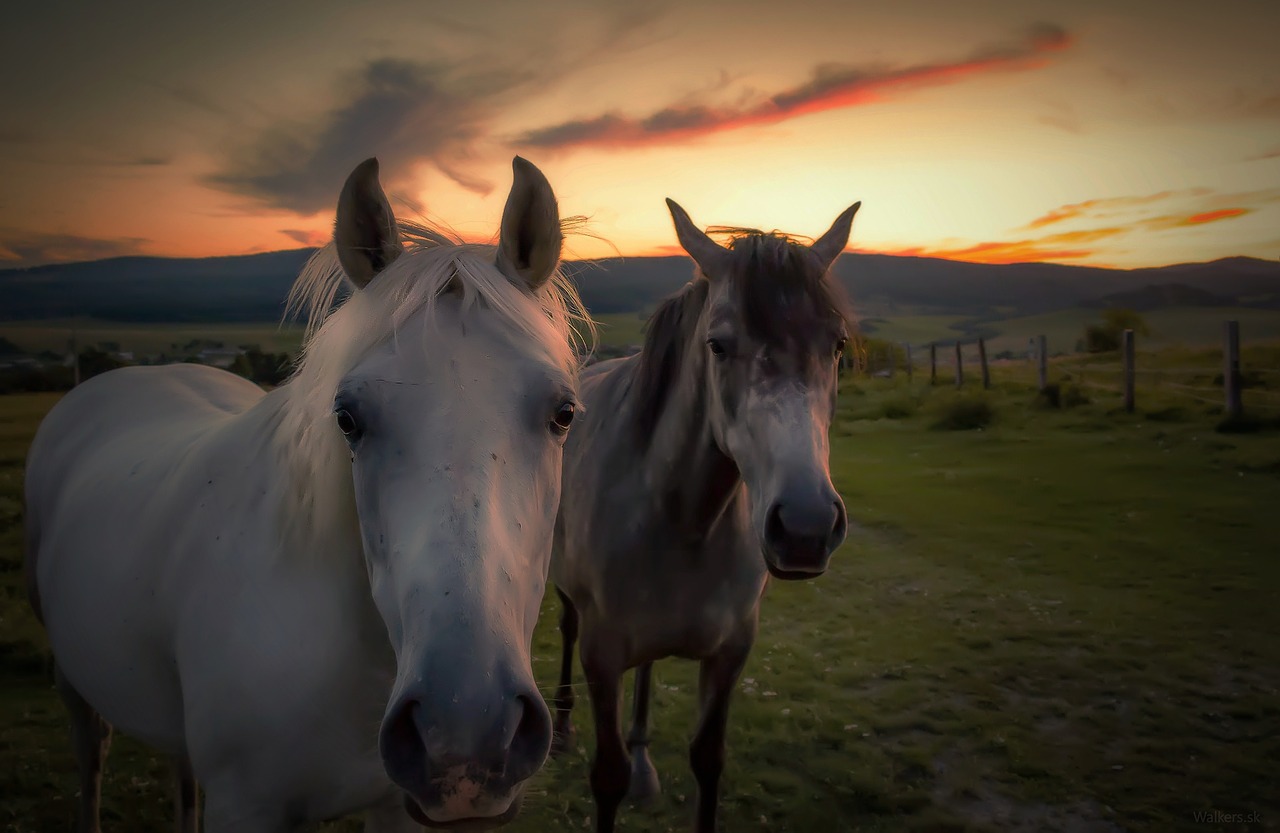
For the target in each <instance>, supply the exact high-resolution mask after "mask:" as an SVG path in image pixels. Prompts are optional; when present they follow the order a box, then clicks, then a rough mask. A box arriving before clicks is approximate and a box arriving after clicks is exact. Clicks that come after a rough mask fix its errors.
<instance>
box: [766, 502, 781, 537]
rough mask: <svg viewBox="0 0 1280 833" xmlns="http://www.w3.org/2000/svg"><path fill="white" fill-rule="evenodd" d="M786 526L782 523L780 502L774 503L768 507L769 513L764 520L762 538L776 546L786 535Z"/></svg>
mask: <svg viewBox="0 0 1280 833" xmlns="http://www.w3.org/2000/svg"><path fill="white" fill-rule="evenodd" d="M786 534H787V528H786V526H785V525H783V523H782V504H781V503H775V504H774V505H773V506H771V507H769V514H768V515H766V516H765V521H764V540H765V541H766V542H768V543H769V544H772V545H774V546H777V545H778V544H780V543H781V542H782V541H783V539H784V538H785V537H786Z"/></svg>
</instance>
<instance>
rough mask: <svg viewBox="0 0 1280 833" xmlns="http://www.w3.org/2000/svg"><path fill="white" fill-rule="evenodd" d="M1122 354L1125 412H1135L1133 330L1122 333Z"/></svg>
mask: <svg viewBox="0 0 1280 833" xmlns="http://www.w3.org/2000/svg"><path fill="white" fill-rule="evenodd" d="M1121 336H1122V338H1121V348H1122V349H1121V354H1122V355H1123V356H1124V412H1125V413H1126V414H1131V413H1133V409H1134V397H1133V377H1134V366H1133V330H1125V331H1124V333H1122V334H1121Z"/></svg>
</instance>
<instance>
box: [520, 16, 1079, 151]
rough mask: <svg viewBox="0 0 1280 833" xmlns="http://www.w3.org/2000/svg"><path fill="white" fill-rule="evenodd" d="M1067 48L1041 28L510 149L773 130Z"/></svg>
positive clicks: (606, 121)
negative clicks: (961, 51) (749, 99)
mask: <svg viewBox="0 0 1280 833" xmlns="http://www.w3.org/2000/svg"><path fill="white" fill-rule="evenodd" d="M1070 44H1071V38H1070V36H1069V35H1068V34H1067V32H1066V31H1065V30H1063V29H1062V28H1061V27H1059V26H1056V25H1053V24H1040V25H1037V26H1035V27H1033V28H1032V29H1031V30H1030V31H1029V32H1028V33H1027V34H1026V35H1025V36H1024V38H1023V39H1022V40H1021V41H1019V42H1017V43H1013V44H1002V45H996V46H989V47H985V48H982V49H979V50H977V51H976V52H974V53H973V54H972V55H971V56H970V57H969V58H966V59H964V60H960V61H955V62H950V63H934V64H918V65H915V66H910V67H905V68H897V69H895V68H892V67H854V66H848V65H843V64H833V63H826V64H820V65H818V66H817V67H815V68H814V70H813V72H812V74H811V76H810V78H809V80H808V81H806V82H804V83H803V84H800V85H798V86H796V87H793V88H791V89H787V90H782V91H780V92H777V93H774V94H773V95H770V96H767V97H764V98H763V100H760V99H756V100H755V101H754V103H740V104H736V105H732V106H721V107H717V106H713V105H710V104H705V103H684V104H680V105H673V106H669V107H664V108H663V109H661V110H658V111H657V112H655V113H653V114H651V115H649V116H645V117H643V118H635V117H631V116H625V115H622V114H620V113H605V114H602V115H599V116H593V117H590V118H584V119H576V120H572V121H566V122H561V123H560V124H554V125H549V126H547V127H543V128H538V129H536V130H530V131H528V132H526V133H524V134H523V135H521V136H519V137H517V138H516V139H515V142H514V143H515V144H516V145H528V146H533V147H541V148H565V147H573V146H582V145H598V146H625V145H644V144H656V143H668V142H672V141H676V140H680V139H689V138H695V137H698V136H704V135H708V134H711V133H716V132H719V131H722V130H732V129H736V128H740V127H746V126H749V125H755V124H774V123H777V122H781V121H785V120H787V119H790V118H795V117H797V116H802V115H806V114H808V113H815V112H821V111H824V110H834V109H841V108H845V107H854V106H858V105H861V104H869V103H871V102H874V101H878V100H882V99H884V98H886V97H888V96H890V95H893V94H894V93H897V92H902V91H906V90H911V89H917V88H920V87H924V86H934V85H939V84H949V83H954V82H956V81H959V80H961V79H963V78H965V77H967V76H969V75H974V74H978V73H983V72H992V71H998V70H1010V69H1026V68H1030V67H1035V66H1038V65H1039V64H1040V63H1041V62H1042V61H1043V60H1044V59H1045V58H1046V57H1047V56H1048V55H1049V54H1051V53H1053V52H1056V51H1059V50H1062V49H1065V48H1067V47H1068V46H1070Z"/></svg>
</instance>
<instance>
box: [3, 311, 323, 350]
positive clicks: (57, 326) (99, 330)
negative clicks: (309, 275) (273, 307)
mask: <svg viewBox="0 0 1280 833" xmlns="http://www.w3.org/2000/svg"><path fill="white" fill-rule="evenodd" d="M72 333H75V337H76V341H77V342H78V343H79V345H80V347H81V348H84V347H91V346H96V345H97V344H98V343H100V342H104V341H108V342H115V343H117V344H119V345H120V349H121V350H131V351H134V352H136V353H142V354H148V355H151V354H159V353H168V354H172V353H174V352H175V351H177V350H179V349H180V348H182V347H183V346H184V345H185V344H187V343H188V342H190V341H192V340H210V341H220V342H222V343H223V344H225V345H226V346H227V347H238V346H240V345H242V344H256V345H258V347H259V349H261V350H264V351H266V352H269V353H278V352H282V351H283V352H288V353H297V352H298V348H299V347H300V346H301V344H302V329H301V328H300V327H293V326H290V327H284V328H282V327H280V326H279V325H278V324H274V323H254V322H248V323H243V324H168V323H156V324H140V323H128V322H118V321H103V320H99V319H93V318H83V319H65V320H41V321H3V322H0V336H3V337H4V338H7V339H9V340H10V341H12V342H13V343H14V344H16V345H18V346H19V347H21V348H23V349H24V350H26V351H27V352H30V353H38V352H40V351H41V350H52V351H54V352H55V353H61V352H64V351H65V350H66V349H67V339H68V338H70V337H71V335H72Z"/></svg>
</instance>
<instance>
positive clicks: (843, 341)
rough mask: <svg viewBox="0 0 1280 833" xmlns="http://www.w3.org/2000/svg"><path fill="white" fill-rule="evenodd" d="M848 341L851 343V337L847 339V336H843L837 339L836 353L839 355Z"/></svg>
mask: <svg viewBox="0 0 1280 833" xmlns="http://www.w3.org/2000/svg"><path fill="white" fill-rule="evenodd" d="M848 343H849V339H847V338H843V337H842V338H840V339H838V340H837V341H836V355H837V356H838V355H840V354H841V353H843V352H844V348H845V345H847V344H848Z"/></svg>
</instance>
